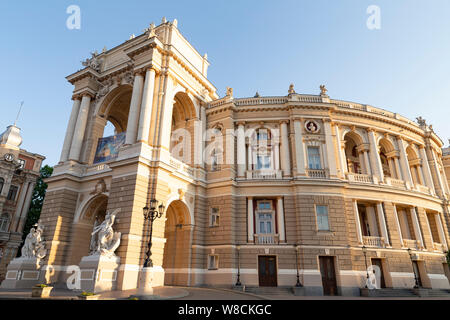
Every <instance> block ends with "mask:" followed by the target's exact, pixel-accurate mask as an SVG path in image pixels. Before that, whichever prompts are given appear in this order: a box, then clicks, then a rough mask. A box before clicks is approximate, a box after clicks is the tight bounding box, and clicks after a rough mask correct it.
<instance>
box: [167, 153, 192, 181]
mask: <svg viewBox="0 0 450 320" xmlns="http://www.w3.org/2000/svg"><path fill="white" fill-rule="evenodd" d="M170 165H171V166H172V167H174V168H175V169H176V170H177V171H179V172H181V173H184V174H187V175H189V176H193V175H194V169H193V168H191V167H190V166H188V165H187V164H185V163H183V162H181V161H180V160H178V159H175V158H173V157H171V158H170Z"/></svg>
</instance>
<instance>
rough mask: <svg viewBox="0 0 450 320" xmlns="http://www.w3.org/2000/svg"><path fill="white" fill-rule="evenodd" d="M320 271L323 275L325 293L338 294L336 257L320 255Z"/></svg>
mask: <svg viewBox="0 0 450 320" xmlns="http://www.w3.org/2000/svg"><path fill="white" fill-rule="evenodd" d="M319 261H320V273H321V275H322V286H323V294H324V295H329V296H335V295H337V284H336V272H335V269H334V257H319Z"/></svg>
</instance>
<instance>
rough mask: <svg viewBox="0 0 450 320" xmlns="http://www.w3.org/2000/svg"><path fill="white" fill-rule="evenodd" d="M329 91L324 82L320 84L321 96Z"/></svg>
mask: <svg viewBox="0 0 450 320" xmlns="http://www.w3.org/2000/svg"><path fill="white" fill-rule="evenodd" d="M327 91H328V90H327V88H326V87H325V85H323V84H322V85H321V86H320V95H321V96H325V95H326V94H327Z"/></svg>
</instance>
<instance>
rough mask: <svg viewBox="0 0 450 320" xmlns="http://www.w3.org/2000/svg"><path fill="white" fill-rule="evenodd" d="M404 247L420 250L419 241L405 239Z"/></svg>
mask: <svg viewBox="0 0 450 320" xmlns="http://www.w3.org/2000/svg"><path fill="white" fill-rule="evenodd" d="M403 246H404V247H406V248H411V249H416V250H419V248H420V243H419V241H418V240H412V239H403Z"/></svg>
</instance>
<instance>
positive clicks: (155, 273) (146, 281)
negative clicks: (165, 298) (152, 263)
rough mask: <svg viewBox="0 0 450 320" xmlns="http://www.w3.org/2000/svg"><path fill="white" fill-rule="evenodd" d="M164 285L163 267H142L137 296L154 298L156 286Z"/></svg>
mask: <svg viewBox="0 0 450 320" xmlns="http://www.w3.org/2000/svg"><path fill="white" fill-rule="evenodd" d="M163 285H164V270H163V269H162V268H161V267H149V268H142V269H141V272H140V274H139V288H138V292H137V294H136V295H135V296H136V297H137V298H139V299H141V300H143V299H154V298H157V297H156V296H154V294H153V288H154V287H160V286H163Z"/></svg>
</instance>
